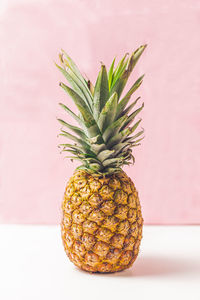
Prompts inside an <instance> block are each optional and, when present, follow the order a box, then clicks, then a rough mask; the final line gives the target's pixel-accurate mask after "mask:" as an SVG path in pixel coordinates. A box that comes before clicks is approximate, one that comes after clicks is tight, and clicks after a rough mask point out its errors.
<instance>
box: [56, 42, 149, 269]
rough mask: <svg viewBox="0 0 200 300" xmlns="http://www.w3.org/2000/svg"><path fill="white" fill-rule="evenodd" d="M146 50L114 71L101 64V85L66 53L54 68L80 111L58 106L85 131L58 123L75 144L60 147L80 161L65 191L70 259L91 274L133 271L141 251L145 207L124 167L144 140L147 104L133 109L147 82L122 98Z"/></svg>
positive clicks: (63, 229)
mask: <svg viewBox="0 0 200 300" xmlns="http://www.w3.org/2000/svg"><path fill="white" fill-rule="evenodd" d="M145 48H146V45H143V46H141V47H139V48H138V49H137V50H136V51H135V52H133V53H132V55H131V56H130V57H129V56H128V54H126V55H125V56H124V57H123V58H122V59H121V61H120V62H119V63H118V65H117V66H116V67H115V59H114V60H113V62H112V64H111V66H110V68H109V71H108V72H107V70H106V67H105V65H103V64H102V65H101V70H100V72H99V74H98V77H97V80H96V84H95V86H93V85H92V83H91V82H90V81H89V80H86V79H85V78H84V77H83V76H82V75H81V73H80V71H79V69H78V68H77V66H76V65H75V63H74V62H73V60H72V59H71V58H70V57H69V56H68V55H67V53H65V52H64V51H63V50H62V52H61V54H60V62H61V64H60V65H57V64H56V66H57V67H58V68H59V70H60V71H61V72H62V73H63V75H64V76H65V78H66V79H67V81H68V82H69V84H70V86H71V87H69V86H67V85H66V84H64V83H60V86H61V87H62V88H63V89H64V90H65V91H66V92H67V94H68V95H69V96H70V97H71V98H72V100H73V101H74V103H75V104H76V106H77V108H78V110H79V114H78V115H77V114H75V113H74V112H72V111H71V110H70V109H69V108H68V107H67V106H66V105H64V104H62V103H60V105H61V107H62V108H63V109H64V110H65V111H66V112H67V113H68V114H69V115H71V116H72V117H73V118H74V119H75V120H76V121H77V122H78V124H79V126H74V125H71V124H69V123H67V122H65V121H63V120H61V119H58V121H59V122H60V123H61V124H62V128H61V133H60V135H61V136H64V137H66V138H67V139H70V140H72V141H73V142H72V143H66V144H60V145H59V147H61V152H67V153H69V154H68V156H67V157H68V158H70V159H71V160H72V161H73V160H79V161H81V165H80V166H79V167H78V168H77V169H76V170H75V172H74V174H73V176H72V177H71V178H70V179H69V181H68V183H67V185H66V189H65V193H64V200H63V203H62V211H63V218H62V223H61V233H62V240H63V245H64V249H65V252H66V254H67V255H68V257H69V259H70V260H71V261H72V262H73V263H74V264H75V265H76V266H77V267H79V268H80V269H82V270H85V271H89V272H100V273H106V272H116V271H121V270H124V269H127V268H129V267H130V266H131V265H132V264H133V262H134V261H135V259H136V257H137V255H138V252H139V246H140V242H141V238H142V226H143V218H142V214H141V206H140V202H139V198H138V192H137V190H136V188H135V185H134V183H133V182H132V180H131V179H130V178H129V177H128V176H127V175H126V173H125V172H124V171H122V167H123V166H124V165H129V164H133V163H134V161H135V160H134V157H133V154H132V148H133V147H135V146H137V145H140V143H139V142H140V140H142V138H143V137H142V135H143V130H140V131H138V132H137V133H136V132H135V131H136V129H137V128H138V126H139V124H140V122H141V119H140V120H138V121H137V122H135V124H134V125H133V124H132V123H133V121H134V120H135V117H136V115H137V114H138V113H139V112H140V111H141V110H142V108H143V107H144V104H142V105H141V107H139V108H137V109H136V110H134V111H133V112H131V111H132V109H133V108H134V107H135V105H136V103H137V102H138V100H139V98H140V97H138V98H137V99H136V100H135V101H134V102H132V103H131V104H130V105H129V106H127V105H128V102H129V100H130V98H131V96H132V94H133V93H134V92H135V91H136V90H137V89H138V87H139V86H140V85H141V83H142V79H143V76H144V75H143V76H141V77H140V78H139V79H138V80H137V81H136V82H135V83H134V84H133V85H132V86H131V88H130V89H129V90H128V92H127V93H126V94H125V95H123V97H121V95H122V92H123V89H124V87H125V85H126V83H127V80H128V78H129V76H130V74H131V72H132V70H133V68H134V66H135V65H136V63H137V61H138V59H139V58H140V56H141V54H142V53H143V51H144V49H145ZM65 128H67V129H69V130H70V131H71V133H69V132H68V131H66V130H65Z"/></svg>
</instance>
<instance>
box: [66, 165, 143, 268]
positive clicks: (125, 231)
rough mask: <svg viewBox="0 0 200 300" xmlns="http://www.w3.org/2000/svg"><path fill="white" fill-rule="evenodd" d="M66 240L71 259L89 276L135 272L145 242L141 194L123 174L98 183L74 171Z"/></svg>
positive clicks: (68, 188) (68, 189)
mask: <svg viewBox="0 0 200 300" xmlns="http://www.w3.org/2000/svg"><path fill="white" fill-rule="evenodd" d="M62 210H63V219H62V223H61V233H62V240H63V245H64V249H65V252H66V254H67V255H68V257H69V259H70V260H71V261H72V262H73V263H74V264H75V265H76V266H77V267H79V268H80V269H82V270H85V271H88V272H100V273H110V272H117V271H122V270H124V269H127V268H129V267H131V265H132V264H133V263H134V261H135V259H136V258H137V255H138V252H139V246H140V242H141V239H142V227H143V218H142V214H141V206H140V202H139V198H138V193H137V191H136V189H135V186H134V184H133V182H132V180H131V179H130V178H129V177H128V176H127V175H126V173H125V172H123V171H122V172H119V173H115V174H112V175H110V176H107V177H102V178H98V177H97V176H96V177H95V176H94V175H91V174H89V173H87V172H86V171H76V172H75V173H74V175H73V176H72V177H71V178H70V180H69V182H68V184H67V186H66V189H65V193H64V200H63V203H62Z"/></svg>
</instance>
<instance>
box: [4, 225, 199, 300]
mask: <svg viewBox="0 0 200 300" xmlns="http://www.w3.org/2000/svg"><path fill="white" fill-rule="evenodd" d="M125 298H126V299H127V300H128V299H136V300H143V299H145V300H147V299H153V300H157V299H159V300H165V299H167V300H173V299H178V300H179V299H181V300H184V299H187V300H188V299H191V300H196V299H197V300H199V299H200V226H145V228H144V237H143V240H142V245H141V250H140V255H139V257H138V258H137V260H136V262H135V264H134V265H133V267H132V268H131V269H129V270H127V271H124V272H120V273H115V274H107V275H101V274H89V273H86V272H83V271H79V270H78V269H77V268H76V267H74V265H73V264H72V263H70V262H69V261H68V258H67V257H66V255H65V253H64V250H63V247H62V243H61V238H60V228H59V227H57V226H21V225H1V226H0V299H1V300H18V299H19V300H25V299H26V300H32V299H34V300H40V299H43V300H46V299H47V300H53V299H55V300H57V299H58V300H64V299H65V300H68V299H69V300H78V299H81V300H86V299H87V300H90V299H93V300H94V299H97V300H98V299H101V300H102V299H109V300H110V299H115V300H117V299H125Z"/></svg>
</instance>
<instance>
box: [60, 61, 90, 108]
mask: <svg viewBox="0 0 200 300" xmlns="http://www.w3.org/2000/svg"><path fill="white" fill-rule="evenodd" d="M55 65H56V67H57V68H58V69H59V70H60V71H61V73H62V74H63V75H64V76H65V78H66V79H67V81H68V82H69V84H70V85H71V87H72V88H73V90H74V91H75V92H76V93H77V94H78V95H79V96H80V97H81V98H82V99H83V100H84V101H85V103H86V104H87V106H88V107H89V108H90V110H91V108H92V97H91V96H90V95H89V92H88V88H87V89H86V87H85V85H84V84H83V83H82V81H80V80H78V78H77V77H76V76H75V75H74V73H73V72H71V75H70V74H69V73H70V70H68V71H67V70H65V69H63V68H61V67H60V66H59V65H57V64H55ZM88 95H89V97H88Z"/></svg>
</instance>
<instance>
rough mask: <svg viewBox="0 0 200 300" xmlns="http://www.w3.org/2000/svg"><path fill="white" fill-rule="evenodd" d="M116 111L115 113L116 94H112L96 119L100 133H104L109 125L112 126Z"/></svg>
mask: <svg viewBox="0 0 200 300" xmlns="http://www.w3.org/2000/svg"><path fill="white" fill-rule="evenodd" d="M116 111H117V93H113V94H112V96H111V97H110V98H109V99H108V101H107V102H106V104H105V106H104V108H103V109H102V111H101V113H100V116H99V119H98V126H99V129H100V131H101V132H104V131H105V129H106V128H107V127H108V126H109V125H110V124H112V122H113V121H114V119H115V114H116Z"/></svg>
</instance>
